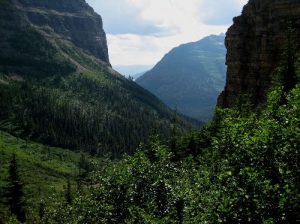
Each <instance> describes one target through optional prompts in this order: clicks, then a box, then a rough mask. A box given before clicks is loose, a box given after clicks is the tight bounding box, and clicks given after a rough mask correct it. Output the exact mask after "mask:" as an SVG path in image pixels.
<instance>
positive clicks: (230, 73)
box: [218, 0, 300, 108]
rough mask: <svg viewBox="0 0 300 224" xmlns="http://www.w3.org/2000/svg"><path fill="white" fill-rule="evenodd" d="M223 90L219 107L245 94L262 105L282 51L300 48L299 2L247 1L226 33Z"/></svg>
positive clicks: (279, 62) (293, 0)
mask: <svg viewBox="0 0 300 224" xmlns="http://www.w3.org/2000/svg"><path fill="white" fill-rule="evenodd" d="M225 42H226V47H227V50H228V52H227V58H226V63H227V65H228V70H227V80H226V87H225V90H224V91H223V92H222V94H221V95H220V96H219V99H218V106H219V107H223V108H224V107H232V106H234V105H235V104H236V103H237V102H238V101H239V100H240V98H241V96H244V95H247V96H249V97H250V99H251V101H252V103H253V104H254V105H256V106H257V105H260V104H263V103H264V102H265V101H266V95H267V93H268V91H269V90H270V88H271V87H272V86H273V85H274V79H275V78H276V77H275V76H276V71H277V70H278V67H279V66H280V64H282V62H283V61H284V60H287V59H286V58H285V57H286V54H285V52H286V51H287V48H292V49H293V51H294V52H299V49H300V1H299V0H250V1H249V2H248V4H247V5H246V6H245V7H244V9H243V12H242V15H241V16H239V17H236V18H234V24H233V25H232V26H231V27H230V28H229V30H228V32H227V34H226V40H225Z"/></svg>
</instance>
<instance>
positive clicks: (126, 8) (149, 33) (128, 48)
mask: <svg viewBox="0 0 300 224" xmlns="http://www.w3.org/2000/svg"><path fill="white" fill-rule="evenodd" d="M247 1H248V0H87V2H88V3H89V5H90V6H92V7H93V8H94V10H95V11H96V12H97V13H98V14H100V15H101V16H102V19H103V24H104V30H105V32H106V35H107V42H108V49H109V57H110V62H111V64H112V65H113V66H116V65H127V66H128V65H154V64H156V63H157V62H158V61H159V60H160V59H161V58H162V57H163V56H164V55H165V54H166V53H167V52H168V51H170V50H171V49H172V48H174V47H176V46H178V45H180V44H183V43H188V42H194V41H198V40H200V39H202V38H203V37H205V36H208V35H211V34H220V33H225V32H226V30H227V29H228V27H229V26H230V25H231V24H232V18H233V17H234V16H238V15H240V14H241V11H242V8H243V5H245V4H246V3H247Z"/></svg>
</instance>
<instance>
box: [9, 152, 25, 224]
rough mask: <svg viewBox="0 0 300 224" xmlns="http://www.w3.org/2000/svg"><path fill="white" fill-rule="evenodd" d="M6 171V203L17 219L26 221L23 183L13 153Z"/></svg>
mask: <svg viewBox="0 0 300 224" xmlns="http://www.w3.org/2000/svg"><path fill="white" fill-rule="evenodd" d="M8 173H9V176H8V188H7V195H6V197H7V205H8V207H9V209H10V211H11V213H13V214H14V215H15V216H16V217H17V219H18V220H19V221H20V222H22V223H23V222H25V221H26V217H25V211H24V201H23V184H22V183H21V180H20V177H19V173H18V164H17V160H16V155H15V154H13V158H12V160H11V161H10V165H9V171H8Z"/></svg>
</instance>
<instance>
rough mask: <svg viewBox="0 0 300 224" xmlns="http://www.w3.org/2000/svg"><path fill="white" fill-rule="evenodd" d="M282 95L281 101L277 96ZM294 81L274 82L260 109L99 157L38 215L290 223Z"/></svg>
mask: <svg viewBox="0 0 300 224" xmlns="http://www.w3.org/2000/svg"><path fill="white" fill-rule="evenodd" d="M282 98H285V99H286V103H284V104H283V103H282V102H283V101H282ZM299 114H300V86H297V87H296V88H294V89H293V90H292V91H291V92H290V93H289V94H288V95H286V94H285V93H284V91H283V88H277V89H276V90H274V91H272V92H271V93H270V95H269V102H268V105H267V108H266V109H265V111H263V112H261V113H260V114H258V113H254V112H250V111H244V112H240V111H238V110H235V109H226V110H220V111H218V113H217V119H216V120H215V122H214V123H212V124H210V125H208V126H206V127H204V128H203V129H201V130H200V131H197V132H193V133H190V134H187V135H185V136H183V137H177V138H176V139H175V141H174V140H171V141H169V143H168V144H163V143H162V142H161V141H160V140H159V137H158V136H157V135H153V137H152V138H151V139H150V140H149V142H148V143H146V144H144V145H140V149H139V151H138V152H137V153H136V154H135V155H134V156H125V157H124V158H123V159H121V160H119V161H106V162H105V161H102V162H101V163H98V165H96V166H94V167H93V170H94V171H93V172H90V173H89V174H86V175H85V183H86V185H85V186H87V187H85V188H84V190H78V191H77V193H76V192H73V193H74V194H73V196H74V198H73V200H72V202H70V203H69V204H67V205H66V202H65V200H63V201H60V200H55V197H53V198H51V197H50V198H47V199H46V201H47V203H46V204H45V208H44V209H45V210H44V216H43V218H42V221H41V222H42V223H296V220H298V219H299V218H300V217H299V213H298V211H299V203H298V202H299V199H300V194H299V193H300V192H299V188H298V184H299V181H300V180H299V176H300V175H299V164H300V163H299V162H300V161H299V148H300V119H299Z"/></svg>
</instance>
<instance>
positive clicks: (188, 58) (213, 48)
mask: <svg viewBox="0 0 300 224" xmlns="http://www.w3.org/2000/svg"><path fill="white" fill-rule="evenodd" d="M224 38H225V35H224V34H221V35H211V36H208V37H206V38H204V39H202V40H200V41H197V42H194V43H188V44H183V45H180V46H179V47H176V48H174V49H172V50H171V51H170V52H169V53H167V54H166V55H165V56H164V57H163V58H162V60H161V61H160V62H158V63H157V64H156V65H155V67H154V68H153V69H152V70H151V71H149V72H147V73H145V74H144V75H143V76H142V77H140V78H138V79H137V80H136V82H137V83H138V84H139V85H141V86H142V87H144V88H146V89H148V90H149V91H150V92H152V93H154V94H155V95H156V96H157V97H159V98H160V99H161V100H162V101H163V102H165V103H166V104H167V105H168V106H170V107H171V108H173V109H177V110H178V111H179V112H180V113H183V114H185V115H188V116H190V117H193V118H196V119H198V120H203V121H207V120H209V119H210V118H211V117H212V116H213V111H214V107H215V105H216V102H217V97H218V95H219V93H220V92H221V91H222V89H223V88H224V85H225V76H226V66H225V55H226V49H225V46H224Z"/></svg>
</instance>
